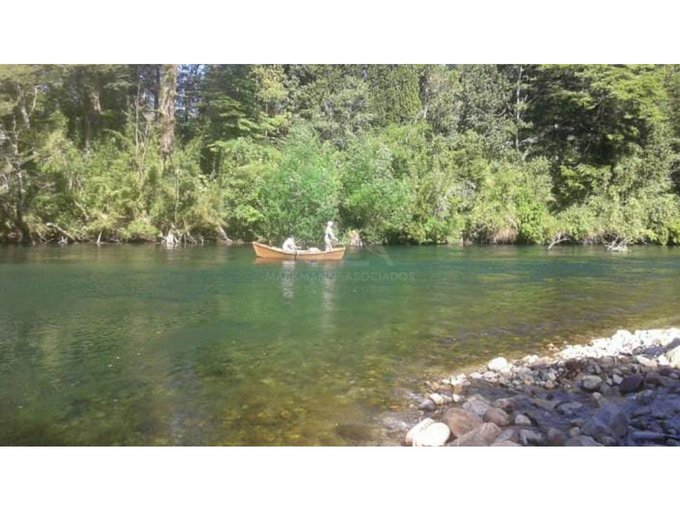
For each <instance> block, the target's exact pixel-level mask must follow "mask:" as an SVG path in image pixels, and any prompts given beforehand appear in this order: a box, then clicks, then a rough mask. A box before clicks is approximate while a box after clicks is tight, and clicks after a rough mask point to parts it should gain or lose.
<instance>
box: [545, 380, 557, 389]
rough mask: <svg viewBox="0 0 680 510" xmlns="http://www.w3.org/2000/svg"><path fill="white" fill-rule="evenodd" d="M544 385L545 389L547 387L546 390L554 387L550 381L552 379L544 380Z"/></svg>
mask: <svg viewBox="0 0 680 510" xmlns="http://www.w3.org/2000/svg"><path fill="white" fill-rule="evenodd" d="M545 387H546V389H548V390H552V389H554V388H555V383H554V382H552V381H546V382H545Z"/></svg>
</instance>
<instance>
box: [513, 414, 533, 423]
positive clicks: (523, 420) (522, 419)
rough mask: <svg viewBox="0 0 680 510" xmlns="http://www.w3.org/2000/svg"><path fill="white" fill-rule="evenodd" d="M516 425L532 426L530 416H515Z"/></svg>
mask: <svg viewBox="0 0 680 510" xmlns="http://www.w3.org/2000/svg"><path fill="white" fill-rule="evenodd" d="M515 425H531V420H530V419H529V417H528V416H525V415H523V414H518V415H517V416H515Z"/></svg>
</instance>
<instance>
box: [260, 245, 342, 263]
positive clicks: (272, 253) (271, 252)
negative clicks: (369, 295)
mask: <svg viewBox="0 0 680 510" xmlns="http://www.w3.org/2000/svg"><path fill="white" fill-rule="evenodd" d="M253 249H254V250H255V255H257V256H258V257H262V258H264V259H270V260H318V261H320V260H341V259H342V257H344V256H345V247H344V246H343V247H342V248H333V249H332V250H328V251H316V252H308V251H305V250H298V251H287V250H282V249H281V248H274V247H273V246H267V245H266V244H262V243H253Z"/></svg>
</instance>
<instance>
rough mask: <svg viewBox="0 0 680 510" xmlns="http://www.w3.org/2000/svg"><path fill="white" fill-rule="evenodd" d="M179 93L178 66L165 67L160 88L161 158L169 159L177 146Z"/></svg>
mask: <svg viewBox="0 0 680 510" xmlns="http://www.w3.org/2000/svg"><path fill="white" fill-rule="evenodd" d="M176 93H177V65H176V64H169V65H164V66H163V78H162V81H161V87H160V105H159V113H160V128H161V140H160V141H161V147H160V150H161V156H162V157H163V159H164V160H165V159H167V158H168V157H169V156H170V154H171V153H172V149H173V147H174V145H175V96H176Z"/></svg>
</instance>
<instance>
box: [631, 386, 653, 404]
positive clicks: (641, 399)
mask: <svg viewBox="0 0 680 510" xmlns="http://www.w3.org/2000/svg"><path fill="white" fill-rule="evenodd" d="M655 398H656V393H655V392H654V390H643V391H641V392H640V393H638V394H637V395H636V396H635V400H636V401H637V402H638V403H639V404H640V405H643V406H646V405H648V404H651V403H652V402H653V401H654V399H655Z"/></svg>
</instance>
